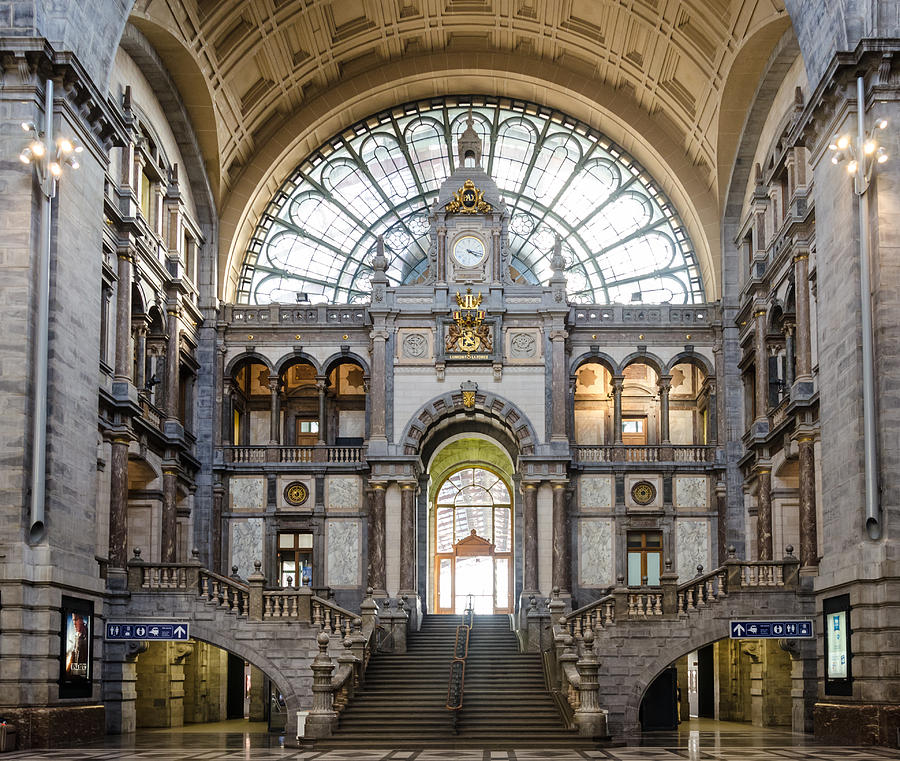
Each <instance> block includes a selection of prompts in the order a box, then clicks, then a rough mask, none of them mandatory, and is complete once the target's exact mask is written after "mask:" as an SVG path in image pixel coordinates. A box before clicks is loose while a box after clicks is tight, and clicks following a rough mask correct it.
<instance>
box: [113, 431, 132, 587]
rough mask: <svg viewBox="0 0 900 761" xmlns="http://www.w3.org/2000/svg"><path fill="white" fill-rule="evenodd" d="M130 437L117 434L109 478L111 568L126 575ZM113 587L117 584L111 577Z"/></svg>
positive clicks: (114, 440)
mask: <svg viewBox="0 0 900 761" xmlns="http://www.w3.org/2000/svg"><path fill="white" fill-rule="evenodd" d="M130 441H131V438H130V436H127V435H124V434H119V435H116V436H114V437H113V441H112V453H111V455H110V477H109V567H110V570H113V569H115V570H118V571H120V572H121V573H120V574H119V575H121V576H122V584H121V585H120V586H121V587H122V588H124V572H125V566H126V563H127V562H128V445H129V443H130ZM109 583H110V586H113V587H116V586H119V585H115V584H113V583H112V578H110V579H109Z"/></svg>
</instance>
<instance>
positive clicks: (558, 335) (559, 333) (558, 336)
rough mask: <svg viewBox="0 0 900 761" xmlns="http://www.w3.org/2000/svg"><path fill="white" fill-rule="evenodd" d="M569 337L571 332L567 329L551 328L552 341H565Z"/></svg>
mask: <svg viewBox="0 0 900 761" xmlns="http://www.w3.org/2000/svg"><path fill="white" fill-rule="evenodd" d="M568 337H569V334H568V332H567V331H565V330H551V331H550V340H551V341H565V340H566V339H567V338H568Z"/></svg>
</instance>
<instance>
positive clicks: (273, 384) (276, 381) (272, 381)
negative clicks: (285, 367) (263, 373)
mask: <svg viewBox="0 0 900 761" xmlns="http://www.w3.org/2000/svg"><path fill="white" fill-rule="evenodd" d="M266 385H268V387H269V391H278V387H279V386H280V385H281V378H279V377H278V376H277V375H275V376H271V375H270V376H269V382H268V383H267V384H266Z"/></svg>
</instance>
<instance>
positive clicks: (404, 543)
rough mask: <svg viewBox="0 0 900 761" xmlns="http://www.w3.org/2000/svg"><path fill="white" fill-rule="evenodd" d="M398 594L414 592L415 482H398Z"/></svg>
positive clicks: (412, 594) (411, 593)
mask: <svg viewBox="0 0 900 761" xmlns="http://www.w3.org/2000/svg"><path fill="white" fill-rule="evenodd" d="M400 594H401V595H409V596H410V597H413V596H414V595H415V594H416V484H415V483H403V484H400Z"/></svg>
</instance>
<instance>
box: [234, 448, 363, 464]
mask: <svg viewBox="0 0 900 761" xmlns="http://www.w3.org/2000/svg"><path fill="white" fill-rule="evenodd" d="M222 451H223V454H224V458H225V462H229V463H236V464H245V463H264V462H265V463H271V462H285V463H306V462H310V463H312V462H319V463H322V462H324V463H339V464H354V463H364V462H365V461H366V449H365V447H336V446H328V445H322V446H312V447H282V446H246V447H244V446H237V447H235V446H231V447H222Z"/></svg>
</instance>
